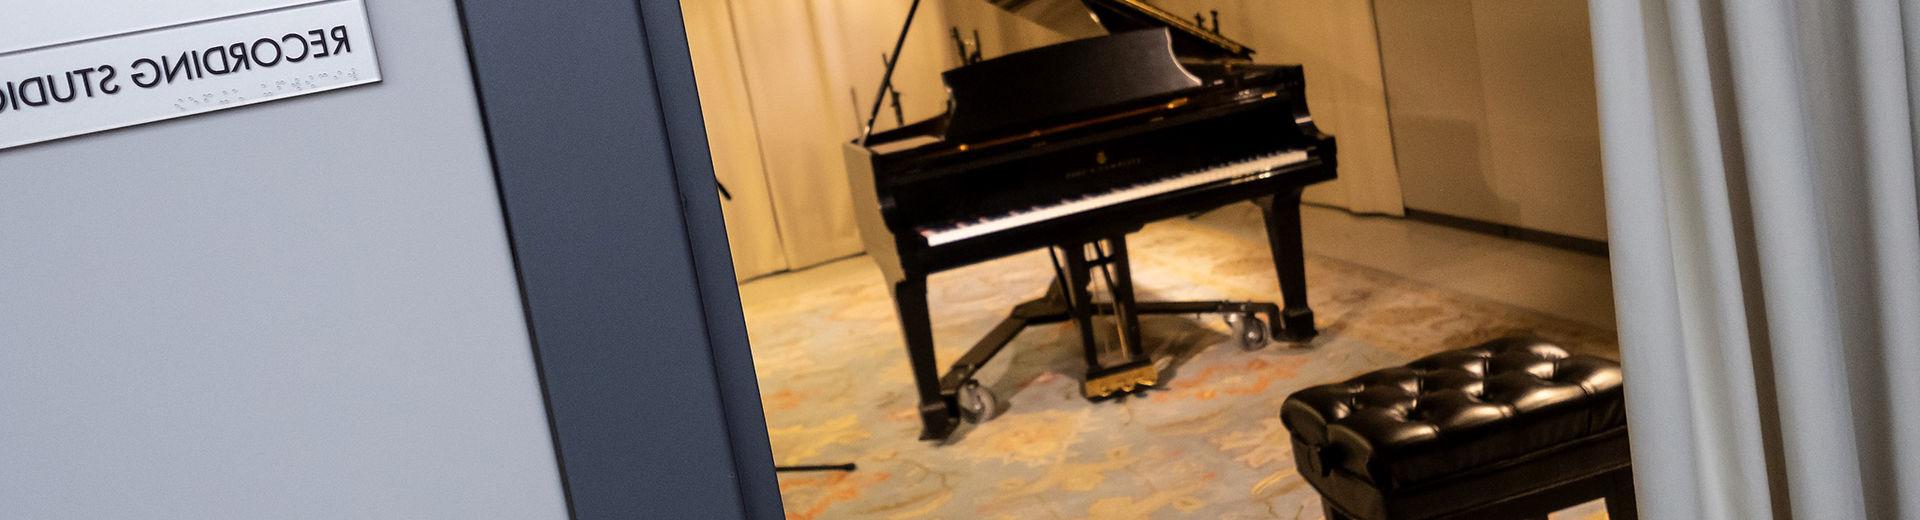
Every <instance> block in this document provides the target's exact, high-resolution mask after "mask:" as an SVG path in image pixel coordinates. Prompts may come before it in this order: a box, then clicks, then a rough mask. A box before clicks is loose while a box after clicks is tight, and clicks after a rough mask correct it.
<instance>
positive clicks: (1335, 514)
mask: <svg viewBox="0 0 1920 520" xmlns="http://www.w3.org/2000/svg"><path fill="white" fill-rule="evenodd" d="M1320 509H1321V510H1322V511H1326V514H1327V520H1353V517H1351V516H1347V515H1343V514H1340V511H1338V510H1336V509H1334V508H1333V504H1329V503H1327V499H1326V498H1325V497H1321V498H1320Z"/></svg>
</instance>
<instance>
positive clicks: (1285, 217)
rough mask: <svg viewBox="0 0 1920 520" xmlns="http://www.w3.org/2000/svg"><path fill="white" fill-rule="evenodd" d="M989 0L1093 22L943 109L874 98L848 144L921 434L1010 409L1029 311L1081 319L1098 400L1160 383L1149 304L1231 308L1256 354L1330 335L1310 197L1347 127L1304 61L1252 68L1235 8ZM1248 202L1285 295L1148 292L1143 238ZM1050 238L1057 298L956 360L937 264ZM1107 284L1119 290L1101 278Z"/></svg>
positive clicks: (1085, 388)
mask: <svg viewBox="0 0 1920 520" xmlns="http://www.w3.org/2000/svg"><path fill="white" fill-rule="evenodd" d="M989 1H991V2H993V3H994V4H995V5H998V6H1000V7H1002V8H1004V9H1007V10H1009V11H1013V12H1014V13H1016V14H1020V15H1022V16H1026V17H1028V18H1030V19H1033V20H1035V21H1039V22H1041V23H1042V24H1044V25H1047V26H1049V27H1053V28H1055V29H1056V30H1061V31H1063V32H1065V33H1066V34H1070V35H1075V34H1078V35H1086V36H1087V37H1085V38H1081V39H1077V40H1072V41H1068V42H1065V43H1059V44H1055V45H1049V46H1045V47H1040V48H1036V49H1030V50H1025V51H1021V52H1017V53H1012V54H1007V55H1004V56H999V57H995V58H993V59H987V60H966V61H967V63H965V64H964V65H962V66H960V67H958V68H954V69H952V70H948V71H946V72H945V73H944V74H943V75H942V79H943V80H944V81H945V83H946V85H947V87H948V89H949V92H950V94H951V96H952V97H951V99H950V101H949V103H948V111H947V112H946V113H944V114H941V115H939V116H936V117H933V118H930V119H927V120H923V121H917V122H914V123H911V124H905V125H902V126H899V127H897V128H894V129H891V130H887V131H883V132H877V133H876V132H873V131H872V121H873V120H874V119H875V118H877V116H878V114H879V108H880V106H879V103H878V100H876V103H875V105H874V110H873V112H872V113H871V114H870V115H869V118H868V127H867V128H868V130H867V131H866V132H865V133H864V134H863V135H862V136H861V137H860V138H859V139H857V140H855V141H853V142H850V143H847V144H846V146H845V152H846V160H847V164H848V170H849V174H850V175H851V179H850V180H851V184H852V186H853V190H854V193H853V198H854V204H855V206H856V208H855V209H856V216H857V219H856V220H857V222H858V224H859V229H860V234H861V237H862V239H863V241H864V242H865V245H866V248H867V251H868V253H869V255H870V256H871V257H872V258H873V259H874V260H875V261H877V262H878V263H879V264H880V268H881V270H882V272H884V273H885V275H886V277H887V279H888V282H889V283H890V284H891V286H892V291H893V297H894V300H895V304H896V306H897V310H898V313H899V319H900V326H901V329H902V331H903V333H904V335H905V339H906V346H907V357H908V360H909V362H910V364H911V365H912V371H913V376H914V380H915V385H916V390H917V391H918V394H919V412H920V416H921V420H922V430H921V438H922V439H928V440H944V439H946V438H947V437H949V436H950V435H951V434H952V432H953V431H954V430H955V429H956V428H957V427H958V425H959V423H960V421H962V420H966V421H969V422H978V421H981V420H985V419H987V418H990V417H992V416H993V415H994V414H995V413H996V412H997V409H998V403H999V401H998V398H997V397H995V396H993V395H992V393H991V392H990V391H988V390H987V389H986V388H985V387H984V386H982V385H981V384H980V383H978V382H977V381H975V380H974V374H975V372H976V371H978V370H979V369H980V368H981V367H982V366H984V365H985V364H986V363H987V362H988V361H989V360H990V359H992V358H993V356H994V355H995V354H997V353H998V352H1000V350H1002V348H1003V347H1005V346H1006V345H1007V344H1008V343H1009V342H1010V341H1011V340H1012V339H1013V338H1014V336H1015V335H1017V334H1019V332H1020V330H1021V329H1023V328H1025V327H1026V326H1028V325H1034V324H1042V323H1056V322H1064V321H1072V322H1073V323H1074V324H1075V326H1076V327H1077V328H1078V332H1079V336H1080V339H1081V344H1082V347H1083V349H1084V351H1085V352H1084V354H1085V358H1086V363H1087V373H1086V379H1085V380H1084V382H1083V383H1082V385H1081V392H1082V394H1083V395H1084V396H1086V397H1087V398H1089V399H1101V398H1106V397H1111V396H1115V395H1119V394H1125V393H1129V392H1134V391H1139V390H1141V389H1144V388H1147V387H1151V386H1154V385H1157V384H1161V383H1162V382H1161V381H1160V376H1159V374H1158V373H1157V371H1156V369H1155V366H1154V364H1153V363H1152V361H1151V360H1150V359H1149V358H1148V353H1147V352H1145V351H1144V349H1143V348H1142V346H1141V336H1140V324H1139V316H1140V315H1141V314H1156V313H1164V314H1202V313H1220V314H1221V315H1223V316H1224V317H1226V318H1227V320H1228V323H1229V324H1230V325H1231V326H1233V327H1234V333H1235V335H1236V336H1237V337H1238V339H1239V341H1240V342H1241V344H1242V346H1243V347H1245V348H1249V349H1252V348H1259V347H1260V346H1262V345H1264V344H1265V343H1266V342H1267V341H1268V338H1269V337H1278V338H1282V339H1285V340H1289V341H1305V340H1307V339H1310V338H1312V337H1313V336H1314V335H1315V334H1316V331H1315V329H1314V322H1313V311H1312V310H1311V309H1310V308H1309V307H1308V305H1307V287H1306V272H1305V268H1304V265H1303V263H1302V262H1303V252H1302V249H1301V237H1300V213H1299V205H1300V193H1301V190H1302V189H1304V188H1305V187H1307V186H1308V185H1311V184H1314V183H1318V182H1323V181H1327V180H1330V179H1333V178H1334V177H1335V169H1334V164H1335V161H1334V140H1333V138H1332V137H1331V136H1328V135H1325V134H1323V133H1321V132H1320V131H1319V130H1318V129H1316V128H1315V127H1314V124H1313V118H1312V116H1311V115H1309V114H1308V112H1307V103H1306V98H1305V96H1304V94H1305V92H1306V88H1305V87H1306V84H1305V79H1304V77H1303V76H1302V72H1301V68H1300V67H1299V66H1297V65H1263V64H1256V63H1253V62H1252V60H1251V56H1252V54H1253V52H1254V51H1253V49H1250V48H1247V47H1246V46H1244V45H1241V44H1239V43H1237V42H1234V41H1233V40H1231V39H1228V38H1226V37H1225V36H1223V35H1222V34H1220V32H1219V30H1218V21H1217V18H1216V21H1215V22H1214V27H1212V28H1207V27H1205V26H1204V25H1202V23H1201V22H1199V21H1193V22H1189V21H1188V20H1187V19H1185V18H1183V17H1179V16H1175V15H1172V14H1171V13H1167V12H1165V11H1162V10H1160V9H1157V8H1155V7H1153V6H1151V5H1149V4H1146V3H1144V2H1141V1H1139V0H989ZM917 4H918V1H917V0H916V2H915V9H917ZM912 16H913V15H912V14H911V12H910V14H909V15H908V20H907V24H906V26H907V27H906V28H905V29H903V30H902V34H901V39H900V40H899V41H904V39H905V31H906V30H908V29H910V28H911V27H912ZM898 45H899V44H898V43H896V48H895V52H894V53H893V56H896V57H897V56H899V50H898ZM961 54H962V56H963V59H965V58H964V57H965V56H966V54H967V53H966V52H965V51H964V49H963V51H962V53H961ZM896 62H897V58H895V60H894V61H890V62H889V63H888V67H887V77H886V79H885V80H883V83H882V85H881V89H880V90H881V91H882V92H885V91H887V89H888V87H889V83H888V82H890V81H891V79H892V74H893V70H894V65H895V64H896ZM1242 201H1253V202H1254V203H1255V204H1257V205H1258V206H1259V207H1260V209H1261V210H1262V212H1263V214H1264V216H1265V222H1266V228H1267V237H1268V239H1269V243H1270V245H1271V248H1272V253H1273V259H1274V267H1275V269H1276V271H1277V273H1278V278H1279V285H1280V287H1279V289H1280V292H1281V295H1282V302H1283V304H1284V307H1281V306H1277V305H1275V304H1273V303H1268V302H1231V301H1210V302H1141V301H1135V299H1134V296H1133V288H1132V281H1131V273H1130V265H1129V263H1128V261H1127V244H1126V235H1127V234H1129V233H1132V232H1134V231H1137V230H1139V229H1141V227H1142V226H1145V225H1146V224H1148V223H1151V222H1154V221H1157V220H1162V219H1167V218H1174V217H1181V216H1186V215H1191V214H1195V213H1199V212H1203V211H1206V210H1210V209H1213V208H1217V207H1220V206H1223V205H1227V204H1231V203H1235V202H1242ZM1037 249H1047V250H1048V251H1049V254H1050V256H1051V258H1052V260H1053V265H1054V271H1055V275H1056V277H1055V278H1056V279H1055V280H1054V282H1053V283H1052V284H1051V285H1050V286H1049V288H1048V292H1047V294H1046V295H1045V296H1043V297H1041V298H1039V299H1037V300H1034V301H1031V302H1027V303H1024V304H1021V305H1019V306H1017V307H1016V308H1014V309H1013V310H1012V312H1011V313H1010V315H1009V316H1008V317H1007V318H1006V319H1005V320H1004V321H1002V322H1001V323H1000V324H999V326H997V327H995V328H994V330H993V331H991V332H989V333H988V334H987V336H986V337H985V338H983V339H981V340H980V341H979V342H978V343H977V344H975V345H974V346H973V347H972V348H971V349H970V350H968V351H967V352H966V353H965V354H964V355H962V356H961V357H960V358H959V359H958V360H956V361H954V362H953V364H952V366H951V367H950V368H949V370H948V371H947V372H946V373H945V374H944V375H942V374H940V373H939V372H938V361H937V360H936V359H935V354H934V342H933V329H932V321H931V318H930V314H929V309H928V305H927V276H928V275H930V274H932V273H934V272H937V271H942V270H947V269H953V268H957V267H962V266H966V265H969V264H974V263H978V262H982V261H986V260H991V259H994V258H999V257H1004V256H1008V255H1013V254H1018V253H1022V252H1026V251H1032V250H1037ZM1096 280H1098V281H1102V282H1105V285H1106V287H1107V291H1106V292H1107V293H1108V294H1109V296H1108V297H1107V298H1105V299H1104V300H1105V301H1096V300H1095V297H1094V294H1093V291H1092V290H1090V286H1091V285H1093V283H1094V282H1095V281H1096ZM1261 315H1264V316H1266V319H1265V320H1262V319H1260V316H1261ZM1095 316H1105V317H1107V319H1104V320H1096V319H1094V318H1095ZM1269 323H1270V325H1269ZM1101 327H1110V328H1111V329H1112V332H1111V333H1104V332H1106V331H1104V330H1103V331H1100V332H1103V333H1096V329H1097V328H1101ZM1103 339H1104V340H1105V341H1102V340H1103Z"/></svg>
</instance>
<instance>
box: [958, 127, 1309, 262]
mask: <svg viewBox="0 0 1920 520" xmlns="http://www.w3.org/2000/svg"><path fill="white" fill-rule="evenodd" d="M1306 160H1307V152H1306V150H1293V151H1288V152H1281V153H1276V154H1272V155H1263V156H1258V157H1253V158H1249V159H1246V160H1243V161H1238V162H1233V163H1228V164H1224V165H1220V166H1215V167H1212V168H1207V169H1202V170H1196V171H1193V172H1188V173H1185V174H1181V175H1174V176H1171V177H1167V178H1163V179H1158V180H1154V181H1151V182H1147V183H1144V184H1137V185H1134V186H1129V187H1126V188H1121V189H1118V190H1114V191H1110V192H1106V193H1100V194H1095V195H1090V196H1087V197H1082V198H1078V199H1073V200H1068V201H1063V202H1061V203H1059V204H1053V205H1047V206H1041V207H1037V208H1035V209H1033V210H1030V211H1023V212H1018V213H1014V214H1011V215H1007V216H1004V217H994V218H986V219H980V220H978V221H975V222H969V223H963V224H958V225H952V226H949V227H944V228H940V229H933V228H921V229H920V236H924V237H926V238H927V245H929V246H938V245H941V244H948V243H953V242H958V241H961V240H966V239H969V238H973V237H977V236H982V235H988V234H993V233H997V232H1000V231H1006V230H1009V229H1013V228H1017V227H1021V226H1027V225H1032V224H1037V223H1040V222H1046V221H1048V220H1053V219H1057V218H1061V217H1065V216H1069V215H1073V214H1077V213H1084V212H1087V211H1092V210H1095V209H1100V208H1104V207H1107V206H1113V205H1117V204H1121V203H1125V202H1130V201H1135V200H1139V199H1144V198H1147V197H1151V196H1154V195H1159V194H1162V193H1171V192H1175V191H1179V190H1183V189H1187V188H1192V187H1194V186H1199V185H1202V184H1207V183H1212V182H1219V181H1224V180H1230V179H1233V178H1236V177H1242V176H1246V175H1253V174H1256V173H1261V172H1266V171H1271V170H1276V169H1280V168H1283V167H1286V166H1288V165H1292V164H1295V163H1299V162H1303V161H1306Z"/></svg>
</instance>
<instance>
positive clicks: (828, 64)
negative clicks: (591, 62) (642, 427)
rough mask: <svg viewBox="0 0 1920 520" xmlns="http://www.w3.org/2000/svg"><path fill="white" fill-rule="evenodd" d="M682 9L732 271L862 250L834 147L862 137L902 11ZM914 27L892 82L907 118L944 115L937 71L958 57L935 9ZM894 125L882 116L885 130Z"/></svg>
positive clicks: (743, 0)
mask: <svg viewBox="0 0 1920 520" xmlns="http://www.w3.org/2000/svg"><path fill="white" fill-rule="evenodd" d="M932 3H934V2H929V4H932ZM681 9H682V10H683V11H684V12H685V13H686V16H685V17H686V23H687V33H688V38H689V40H690V45H691V47H692V50H693V57H694V73H695V76H696V80H697V81H698V82H699V86H700V99H701V108H702V109H703V111H704V112H705V114H706V117H707V121H708V138H709V139H710V140H712V141H713V147H712V148H713V152H714V164H715V170H716V175H719V176H720V177H721V179H722V182H725V183H726V184H727V187H728V188H729V189H730V190H731V191H732V192H733V195H734V200H733V201H731V202H727V203H724V204H723V206H726V207H727V208H728V209H727V215H726V216H727V218H728V233H729V235H730V237H729V240H730V242H731V243H732V245H733V247H734V262H735V266H736V270H737V271H738V274H739V275H740V276H741V277H742V278H747V277H752V276H756V275H760V274H765V273H769V272H776V271H779V270H783V269H801V268H805V267H808V266H812V265H816V264H819V263H821V262H825V261H829V260H833V259H836V258H841V257H845V256H848V255H853V254H858V253H859V252H860V251H861V245H860V237H859V235H858V232H857V231H856V230H855V229H854V224H853V215H852V205H853V201H852V200H851V196H850V194H849V192H848V191H849V190H848V187H847V178H846V167H845V166H844V165H843V164H842V163H841V157H840V143H841V142H844V141H846V140H849V139H853V138H854V137H855V136H856V135H858V133H859V127H860V123H861V121H860V117H863V116H864V114H865V112H866V110H868V109H869V108H870V105H869V103H872V102H873V96H874V90H875V89H876V88H877V87H878V85H879V81H880V76H881V72H882V71H883V70H884V66H883V63H882V61H881V53H882V52H885V51H888V50H891V46H892V44H893V39H894V37H895V36H896V35H897V34H898V33H899V28H900V22H901V21H902V20H903V19H905V17H906V9H907V3H906V2H897V3H896V2H873V1H871V0H685V1H683V2H682V3H681ZM915 24H916V26H917V28H919V29H920V30H917V31H915V32H914V37H913V38H911V39H910V40H909V43H908V46H907V49H906V50H905V51H904V52H903V53H904V54H906V55H907V57H906V58H905V60H904V61H903V62H902V65H901V67H902V68H901V71H900V72H899V73H898V74H897V75H896V79H897V81H898V82H899V85H898V89H899V90H900V91H901V92H902V96H901V101H902V108H903V112H905V114H906V117H907V119H908V121H912V120H913V119H918V118H926V117H931V116H933V115H936V114H938V113H939V112H940V111H941V110H943V109H944V105H945V102H946V93H945V89H944V87H943V86H941V84H940V81H939V71H942V70H945V69H947V68H950V67H952V66H953V65H954V62H955V61H956V59H955V58H954V57H952V56H949V54H950V53H951V51H950V50H948V47H947V46H946V45H945V41H946V40H945V33H944V32H942V31H941V30H940V29H941V28H942V27H945V23H944V22H943V21H942V20H941V16H940V13H939V10H938V9H935V8H929V7H923V8H922V9H921V13H920V18H919V19H918V20H917V21H916V22H915ZM856 105H857V106H856ZM893 125H894V123H893V116H892V113H891V110H888V111H887V113H886V114H884V117H883V118H882V119H881V121H880V127H881V128H887V127H891V126H893Z"/></svg>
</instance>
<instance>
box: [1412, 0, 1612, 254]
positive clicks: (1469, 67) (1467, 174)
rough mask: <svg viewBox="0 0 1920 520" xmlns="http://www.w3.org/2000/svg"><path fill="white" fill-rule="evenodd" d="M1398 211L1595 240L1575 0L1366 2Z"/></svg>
mask: <svg viewBox="0 0 1920 520" xmlns="http://www.w3.org/2000/svg"><path fill="white" fill-rule="evenodd" d="M1377 12H1378V15H1379V24H1380V46H1381V49H1382V59H1383V60H1384V63H1385V68H1386V84H1387V98H1388V100H1389V101H1390V106H1391V109H1392V111H1391V113H1392V121H1393V138H1394V145H1395V149H1396V152H1397V155H1398V161H1399V170H1400V178H1401V185H1402V187H1403V189H1404V191H1405V197H1406V204H1407V207H1408V208H1409V209H1417V210H1426V211H1432V212H1436V213H1443V214H1448V215H1453V216H1460V217H1468V218H1474V219H1479V220H1485V221H1490V222H1496V223H1501V224H1507V225H1512V226H1518V227H1523V228H1529V229H1536V230H1541V231H1549V232H1553V233H1559V234H1563V235H1571V236H1576V237H1583V238H1589V239H1595V240H1605V239H1606V208H1605V201H1604V198H1603V196H1602V194H1603V192H1604V190H1603V186H1602V185H1601V176H1600V138H1599V123H1598V120H1597V117H1598V108H1597V106H1596V105H1595V101H1594V81H1593V56H1592V49H1591V44H1590V40H1589V38H1588V33H1587V31H1588V27H1587V3H1586V2H1584V1H1581V0H1377Z"/></svg>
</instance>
